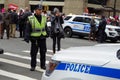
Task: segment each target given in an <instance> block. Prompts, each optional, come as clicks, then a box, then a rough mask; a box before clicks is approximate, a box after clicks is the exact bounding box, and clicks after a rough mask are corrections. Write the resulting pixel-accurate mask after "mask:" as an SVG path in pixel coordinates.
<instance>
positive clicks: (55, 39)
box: [53, 33, 61, 53]
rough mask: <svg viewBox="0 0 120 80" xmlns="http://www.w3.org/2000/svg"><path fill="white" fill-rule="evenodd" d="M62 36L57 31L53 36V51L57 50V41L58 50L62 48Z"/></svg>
mask: <svg viewBox="0 0 120 80" xmlns="http://www.w3.org/2000/svg"><path fill="white" fill-rule="evenodd" d="M60 41H61V37H59V33H55V34H54V36H53V53H55V51H56V43H57V51H60V48H61V43H60Z"/></svg>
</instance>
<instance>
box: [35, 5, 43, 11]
mask: <svg viewBox="0 0 120 80" xmlns="http://www.w3.org/2000/svg"><path fill="white" fill-rule="evenodd" d="M37 9H39V10H42V9H43V7H42V5H37V6H36V8H35V10H37Z"/></svg>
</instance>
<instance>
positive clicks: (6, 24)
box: [2, 9, 11, 39]
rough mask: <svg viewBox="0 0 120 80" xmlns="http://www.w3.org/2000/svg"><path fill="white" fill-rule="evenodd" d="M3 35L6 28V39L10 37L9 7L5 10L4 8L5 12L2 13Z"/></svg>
mask: <svg viewBox="0 0 120 80" xmlns="http://www.w3.org/2000/svg"><path fill="white" fill-rule="evenodd" d="M3 16H4V18H3V33H2V34H3V36H4V32H5V30H6V35H7V39H9V38H10V33H9V31H10V21H11V13H10V9H8V10H7V11H6V10H5V12H4V13H3Z"/></svg>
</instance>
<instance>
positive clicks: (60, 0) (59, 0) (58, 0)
mask: <svg viewBox="0 0 120 80" xmlns="http://www.w3.org/2000/svg"><path fill="white" fill-rule="evenodd" d="M30 1H40V0H30ZM43 1H57V2H64V0H43Z"/></svg>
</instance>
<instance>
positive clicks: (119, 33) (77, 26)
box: [63, 15, 120, 42]
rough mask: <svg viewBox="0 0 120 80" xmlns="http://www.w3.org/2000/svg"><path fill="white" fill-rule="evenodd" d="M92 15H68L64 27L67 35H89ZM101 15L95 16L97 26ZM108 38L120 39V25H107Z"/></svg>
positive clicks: (112, 39)
mask: <svg viewBox="0 0 120 80" xmlns="http://www.w3.org/2000/svg"><path fill="white" fill-rule="evenodd" d="M91 19H92V16H85V15H68V16H66V18H65V19H64V24H63V28H64V31H65V33H66V36H67V37H72V36H73V35H78V36H79V37H85V36H88V35H89V33H90V21H91ZM100 20H101V19H100V18H99V17H95V22H96V27H98V25H99V22H100ZM105 33H106V35H105V36H106V39H109V40H111V41H112V42H116V41H117V40H119V39H120V27H119V26H113V25H107V26H106V29H105Z"/></svg>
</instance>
